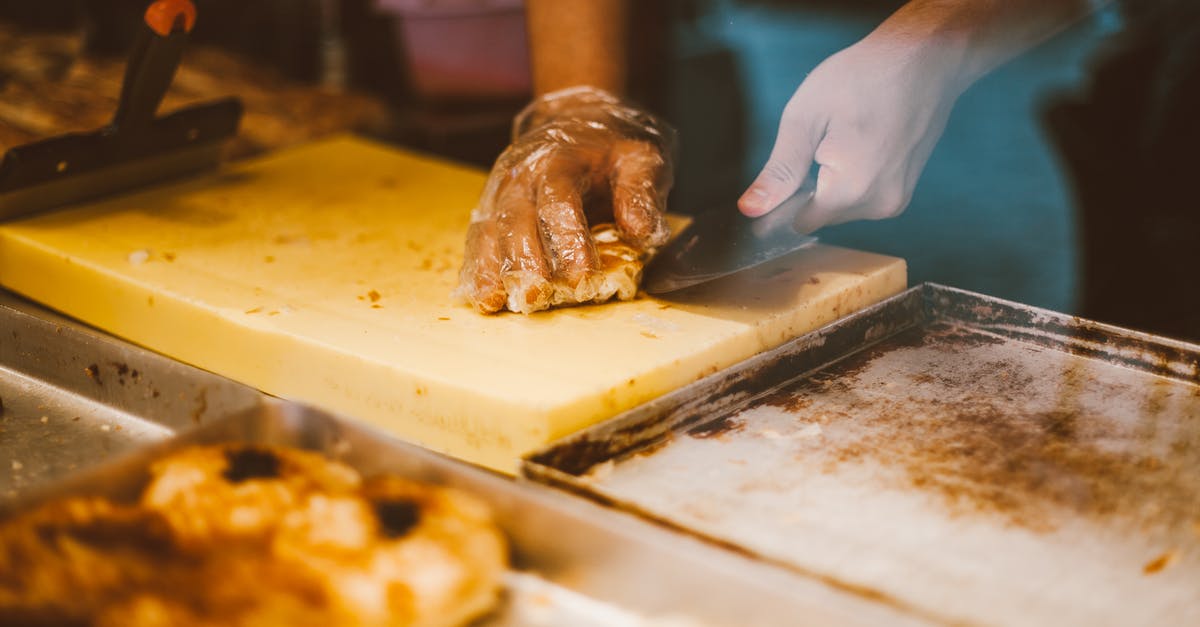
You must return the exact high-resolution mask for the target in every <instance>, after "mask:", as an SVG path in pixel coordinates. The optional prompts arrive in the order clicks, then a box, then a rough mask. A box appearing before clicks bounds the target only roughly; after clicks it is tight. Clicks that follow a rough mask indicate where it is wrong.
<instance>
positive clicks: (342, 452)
mask: <svg viewBox="0 0 1200 627" xmlns="http://www.w3.org/2000/svg"><path fill="white" fill-rule="evenodd" d="M228 441H245V442H260V443H268V444H273V445H284V446H295V447H300V448H307V449H311V450H318V451H322V452H325V453H327V454H329V455H330V456H332V457H335V458H338V459H341V460H343V461H345V462H346V463H348V464H350V465H351V466H353V467H355V468H357V469H358V470H360V471H361V472H362V473H363V474H364V475H366V476H370V475H373V474H376V473H381V472H388V473H396V474H399V475H402V476H406V477H410V478H414V479H419V480H423V481H429V482H434V483H438V484H444V485H452V486H456V487H458V488H460V489H463V490H466V491H469V492H471V493H473V494H475V495H476V496H478V497H479V498H481V499H483V500H484V501H485V502H487V503H488V505H490V507H491V509H492V511H493V513H494V514H495V515H496V517H497V521H498V523H499V524H500V526H501V527H502V528H503V530H504V532H505V535H506V536H507V538H508V539H509V542H510V544H511V547H512V554H513V562H514V567H515V568H514V570H513V571H512V572H511V573H510V574H509V575H508V577H507V579H506V588H507V594H506V602H505V604H504V605H503V607H502V609H501V611H499V612H497V613H496V614H495V615H493V616H491V617H489V618H488V620H486V621H483V622H481V623H480V625H481V627H482V626H483V625H486V626H488V627H499V626H502V625H503V626H508V625H523V626H531V625H547V626H550V625H553V626H556V627H557V626H562V625H572V626H581V627H586V626H590V625H595V626H601V625H603V626H643V625H644V626H647V627H649V626H650V625H664V626H666V625H670V626H674V627H685V626H687V627H690V626H698V625H739V626H740V625H764V626H767V625H794V624H796V621H797V620H800V619H803V620H806V621H812V622H813V623H814V624H848V625H853V624H901V625H903V624H914V623H916V622H917V621H914V620H913V619H911V618H909V617H906V616H904V615H902V614H900V613H897V612H895V611H894V610H892V609H890V608H887V607H881V606H878V605H875V604H872V603H869V602H867V601H864V600H862V599H859V598H857V597H854V596H853V595H848V594H845V593H844V592H841V591H839V590H836V589H834V588H831V587H828V586H824V585H820V584H817V583H814V582H811V581H807V580H805V579H803V578H799V577H796V576H794V575H792V574H790V573H786V572H783V571H780V570H778V569H774V568H770V567H768V566H766V565H763V564H761V563H757V562H755V561H752V560H748V559H745V558H743V557H739V556H735V555H731V554H728V553H726V552H724V551H720V550H717V549H714V548H713V547H711V546H707V545H706V544H705V543H703V542H700V541H698V540H695V539H692V538H688V537H686V536H682V535H678V534H674V533H670V532H668V531H665V530H662V529H659V528H657V527H655V526H653V525H647V524H645V523H644V522H642V521H639V520H636V519H635V518H632V517H629V516H626V515H624V514H621V513H618V512H613V511H609V510H605V509H604V508H601V507H598V506H596V505H594V504H592V503H589V502H587V501H585V500H583V499H578V498H574V497H571V496H569V495H566V494H562V493H561V492H558V491H555V490H551V489H549V488H546V487H544V486H540V485H537V484H531V483H522V482H518V481H514V480H513V479H511V478H509V477H502V476H500V475H497V474H492V473H490V472H488V471H485V470H482V469H479V468H477V467H474V466H470V465H468V464H465V463H462V462H459V461H455V460H452V459H450V458H448V457H444V456H441V455H438V454H436V453H432V452H430V451H427V450H425V449H421V448H419V447H416V446H412V445H408V444H405V443H403V442H400V441H398V440H395V439H393V438H392V437H390V436H386V435H384V434H382V433H381V432H377V431H374V430H372V429H369V428H366V427H360V426H357V425H353V424H351V423H347V422H343V421H339V420H335V419H333V418H330V417H328V416H327V415H324V414H321V413H318V412H316V411H313V410H309V409H305V408H303V407H300V406H297V405H294V404H290V403H285V402H283V401H270V402H268V403H267V404H265V405H262V406H260V407H258V408H257V409H254V410H251V411H249V412H246V413H244V414H242V415H236V416H232V417H231V418H229V419H227V420H222V421H217V422H215V423H213V424H210V425H206V426H204V427H201V428H199V429H196V430H192V431H189V432H188V433H186V434H183V435H180V436H178V437H177V438H172V439H170V440H167V441H165V442H161V443H158V444H155V445H149V446H148V447H146V448H145V449H144V450H140V451H137V452H135V453H132V454H130V455H129V456H125V457H122V458H121V459H119V460H116V461H114V462H113V463H111V464H108V465H105V466H103V467H101V468H98V469H94V470H93V471H91V472H90V473H84V474H83V475H80V476H76V477H73V478H71V479H67V480H65V481H63V482H60V483H58V484H55V485H53V486H49V487H45V488H43V489H42V490H41V491H39V492H37V493H34V494H32V495H28V496H27V497H26V498H25V499H23V500H21V501H18V502H16V503H10V504H9V508H10V509H9V511H10V512H11V511H14V510H15V511H19V510H20V509H21V508H23V507H28V506H31V505H33V504H35V503H36V502H38V501H39V500H41V499H45V498H50V497H54V496H59V495H64V494H83V493H87V494H105V495H108V496H111V497H116V498H122V497H125V498H132V497H133V496H134V495H136V494H137V492H138V491H139V490H140V489H141V487H142V486H143V485H144V482H145V481H146V479H147V468H148V466H149V464H150V462H151V461H152V460H154V459H155V458H157V457H159V456H161V455H163V454H165V453H168V452H170V451H171V450H173V449H176V448H178V447H180V446H184V445H187V444H192V443H216V442H228ZM3 513H4V512H3V510H2V509H0V515H2V514H3Z"/></svg>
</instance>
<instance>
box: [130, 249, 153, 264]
mask: <svg viewBox="0 0 1200 627" xmlns="http://www.w3.org/2000/svg"><path fill="white" fill-rule="evenodd" d="M149 260H150V250H149V249H146V248H139V249H138V250H135V251H133V252H131V253H129V263H131V264H133V265H135V266H140V265H142V264H143V263H146V262H147V261H149Z"/></svg>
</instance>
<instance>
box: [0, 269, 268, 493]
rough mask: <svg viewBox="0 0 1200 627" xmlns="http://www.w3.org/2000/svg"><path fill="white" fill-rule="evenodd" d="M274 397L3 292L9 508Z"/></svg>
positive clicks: (4, 462)
mask: <svg viewBox="0 0 1200 627" xmlns="http://www.w3.org/2000/svg"><path fill="white" fill-rule="evenodd" d="M264 398H265V397H264V396H263V395H262V394H261V393H259V392H257V391H255V390H253V389H251V388H249V387H246V386H244V385H240V384H238V383H235V382H233V381H231V380H229V379H225V378H223V377H219V376H216V375H213V374H211V373H208V372H205V371H203V370H199V369H197V368H193V367H191V366H187V365H185V364H182V363H179V362H177V361H174V360H172V359H169V358H167V357H163V356H162V355H158V354H156V353H153V352H150V351H147V350H144V349H142V348H138V347H136V346H133V345H131V344H129V343H126V342H123V341H121V340H118V339H116V338H114V337H112V336H110V335H107V334H105V333H103V332H100V331H97V330H95V329H92V328H90V327H87V326H84V325H82V324H80V323H79V322H76V321H73V320H69V319H67V318H65V317H63V316H60V315H58V314H55V313H53V312H51V311H49V310H47V309H45V308H42V307H40V306H38V305H35V304H33V303H31V302H29V301H27V300H24V299H21V298H20V297H17V296H14V295H13V294H11V293H9V292H6V291H3V290H0V503H2V502H3V501H5V500H9V499H12V498H15V497H17V496H19V494H20V493H21V492H22V491H24V490H28V489H29V488H32V487H34V486H37V485H39V484H42V483H45V482H48V481H53V480H54V479H56V478H58V477H61V476H64V475H68V474H71V473H74V472H77V471H79V470H81V469H83V468H85V467H87V466H89V465H91V464H95V463H97V462H99V461H102V460H104V459H105V458H106V457H107V456H109V455H111V454H113V453H117V452H120V451H124V450H128V449H130V448H132V447H135V446H138V445H139V444H142V443H145V442H147V441H149V440H155V439H161V438H164V437H167V436H169V435H170V434H171V433H172V432H174V431H176V430H178V429H184V428H189V427H192V426H194V425H197V424H200V423H202V422H204V421H206V420H209V419H211V418H214V417H216V416H224V415H227V414H229V413H233V412H238V411H242V410H245V409H247V408H250V407H253V406H255V405H256V404H258V403H260V402H262V400H263V399H264Z"/></svg>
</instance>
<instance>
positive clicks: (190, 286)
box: [0, 137, 906, 472]
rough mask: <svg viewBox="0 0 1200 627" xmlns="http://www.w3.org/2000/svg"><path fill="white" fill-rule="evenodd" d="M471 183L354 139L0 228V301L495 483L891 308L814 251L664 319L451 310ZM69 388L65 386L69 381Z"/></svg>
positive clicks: (893, 278)
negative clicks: (459, 462) (724, 375)
mask: <svg viewBox="0 0 1200 627" xmlns="http://www.w3.org/2000/svg"><path fill="white" fill-rule="evenodd" d="M483 181H484V175H483V174H482V173H481V172H479V171H477V170H474V169H468V168H465V167H461V166H456V165H451V164H448V163H445V162H442V161H437V160H434V159H431V158H428V157H424V156H418V155H415V154H411V153H406V152H401V151H398V150H395V149H391V148H386V147H383V146H380V145H376V144H373V143H370V142H368V141H365V140H361V139H355V138H345V137H343V138H335V139H331V140H328V141H324V142H320V143H315V144H310V145H307V146H304V147H301V148H297V149H292V150H289V151H285V152H280V153H276V154H272V155H269V156H266V157H264V158H261V159H258V160H254V161H246V162H240V163H237V164H233V165H231V166H229V167H227V168H226V169H225V170H223V171H221V172H219V173H214V174H212V175H208V176H205V177H202V178H198V179H193V180H188V181H185V182H182V183H175V184H170V185H166V186H162V187H158V188H155V189H149V190H146V191H143V192H139V193H136V194H132V195H127V196H122V197H119V198H114V199H110V200H106V201H103V202H99V203H96V204H91V205H87V206H81V207H77V208H71V209H68V210H64V211H59V212H55V213H52V214H47V215H43V216H38V217H35V218H29V219H25V220H22V221H18V222H13V223H8V224H5V225H2V226H0V284H3V285H4V286H5V287H8V288H9V289H12V290H14V291H16V292H18V293H21V294H23V295H25V296H28V297H29V298H32V299H34V300H37V301H40V302H42V303H44V304H46V305H48V306H50V307H53V308H55V309H58V310H60V311H62V312H65V313H66V314H68V315H71V316H73V317H75V318H78V319H80V320H82V321H84V322H87V323H90V324H92V325H95V326H97V327H99V328H101V329H104V330H106V331H109V332H111V333H113V334H116V335H118V336H121V337H124V338H126V339H128V340H130V341H133V342H135V343H138V344H142V345H144V346H147V347H149V348H151V349H154V350H157V351H160V352H162V353H165V354H167V355H169V356H171V357H174V358H177V359H180V360H182V361H185V362H189V363H191V364H194V365H197V366H199V367H202V368H206V369H208V370H211V371H213V372H216V373H219V374H222V375H225V376H228V377H230V378H233V379H236V380H239V381H242V382H245V383H247V384H250V385H253V386H256V387H258V388H259V389H261V390H263V391H265V392H268V393H271V394H275V395H278V396H281V397H284V398H289V399H294V400H299V401H304V402H309V403H312V404H314V405H317V406H320V407H323V408H326V409H329V410H333V411H336V412H340V413H342V414H345V415H348V416H351V417H355V418H358V419H360V420H363V421H366V422H369V423H372V424H374V425H377V426H379V427H382V428H384V429H386V430H388V431H390V432H393V433H395V434H397V435H399V436H401V437H403V438H405V439H408V440H412V441H415V442H418V443H420V444H424V445H426V446H429V447H431V448H434V449H436V450H440V451H443V452H447V453H449V454H451V455H454V456H458V457H461V458H464V459H467V460H469V461H473V462H476V463H479V464H483V465H486V466H490V467H492V468H495V469H499V470H502V471H506V472H512V471H514V470H515V469H516V467H517V463H518V461H519V458H520V455H522V454H523V453H525V452H527V451H529V450H532V449H534V448H536V447H539V446H541V445H543V444H545V443H546V442H548V441H550V440H552V439H555V438H558V437H561V436H563V435H566V434H569V433H571V432H572V431H575V430H578V429H580V428H583V427H585V426H587V425H589V424H592V423H595V422H597V421H600V420H603V419H605V418H608V417H611V416H613V415H615V414H617V413H619V412H621V411H623V410H625V409H629V408H631V407H633V406H635V405H637V404H639V403H641V402H644V401H646V400H649V399H651V398H653V397H656V396H659V395H661V394H663V393H665V392H668V391H670V390H673V389H675V388H678V387H680V386H682V385H685V384H687V383H690V382H692V381H694V380H696V379H698V378H700V377H702V376H705V375H708V374H711V373H713V372H715V371H716V370H718V369H720V368H724V367H726V366H729V365H732V364H734V363H736V362H738V361H740V360H742V359H745V358H747V357H750V356H751V355H754V354H756V353H758V352H761V351H763V350H765V349H768V348H771V347H774V346H777V345H779V344H782V343H783V342H785V341H786V340H788V339H789V338H792V337H794V336H797V335H799V334H802V333H804V332H807V331H809V330H812V329H814V328H816V327H819V326H821V325H824V324H826V323H828V322H830V321H832V320H834V319H836V318H838V317H840V316H842V315H845V314H847V313H849V312H851V311H854V310H856V309H859V308H862V307H865V306H867V305H870V304H872V303H874V302H877V301H879V300H882V299H883V298H886V297H888V296H890V295H892V294H896V293H898V292H900V291H901V290H902V289H903V288H904V287H905V283H906V268H905V264H904V261H903V260H901V259H896V258H892V257H886V256H881V255H875V254H869V253H864V252H858V251H852V250H846V249H841V248H835V247H831V246H818V247H816V248H813V249H809V250H805V251H801V252H800V253H798V254H797V255H794V256H791V257H788V258H785V259H783V260H780V261H779V262H776V263H772V264H768V265H767V266H764V267H761V268H758V269H756V270H755V271H752V272H749V273H744V274H742V275H738V276H733V277H729V278H728V279H725V280H722V281H718V282H715V283H713V284H710V285H707V286H703V287H702V288H698V289H696V290H693V291H691V292H687V293H685V294H684V295H683V300H678V301H673V302H665V301H658V300H653V299H649V298H639V299H638V300H634V301H630V302H624V303H615V304H607V305H599V306H587V307H577V308H571V309H564V310H559V311H554V312H548V313H539V314H535V315H532V316H522V315H517V314H505V315H499V316H482V315H479V314H477V313H475V311H474V310H473V309H470V308H468V307H467V306H465V305H462V304H459V303H456V302H454V301H453V299H452V298H451V290H452V289H453V287H454V285H455V282H456V278H457V274H458V267H459V264H460V262H461V256H462V243H463V236H464V233H465V230H466V226H467V220H468V214H469V212H470V210H471V208H472V206H473V205H474V203H475V201H476V200H477V198H478V195H479V191H480V189H481V188H482V186H483ZM80 375H81V376H84V373H80Z"/></svg>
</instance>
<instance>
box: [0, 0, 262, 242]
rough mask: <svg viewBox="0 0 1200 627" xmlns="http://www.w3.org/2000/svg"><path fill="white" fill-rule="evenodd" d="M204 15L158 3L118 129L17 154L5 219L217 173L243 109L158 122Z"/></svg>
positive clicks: (192, 112) (167, 0) (1, 187)
mask: <svg viewBox="0 0 1200 627" xmlns="http://www.w3.org/2000/svg"><path fill="white" fill-rule="evenodd" d="M195 19H196V9H195V7H194V6H193V5H192V3H191V2H190V1H189V0H157V1H156V2H153V3H152V4H151V5H150V6H149V8H147V9H146V13H145V16H144V19H143V24H142V28H141V31H140V32H139V34H138V39H137V41H136V42H135V45H134V47H133V53H132V54H131V56H130V59H129V63H128V65H127V66H126V68H125V78H124V81H123V82H122V84H121V96H120V101H119V103H118V105H117V111H116V114H115V115H114V116H113V120H112V122H111V123H110V124H109V125H108V126H105V127H104V128H102V129H99V130H97V131H93V132H90V133H71V134H68V135H63V136H60V137H53V138H50V139H45V140H41V141H36V142H33V143H30V144H25V145H23V146H17V147H14V148H12V149H10V150H9V151H8V152H7V153H5V155H4V159H3V161H2V162H0V219H7V218H12V217H16V216H21V215H27V214H30V213H34V212H37V211H41V210H44V209H51V208H55V207H60V206H64V205H70V204H73V203H77V202H81V201H84V200H89V199H92V198H97V197H101V196H105V195H108V194H113V193H116V192H120V191H125V190H129V189H134V188H137V187H141V186H144V185H148V184H151V183H156V182H159V181H163V180H168V179H171V178H175V177H179V176H183V175H185V174H191V173H194V172H197V171H200V170H203V169H206V168H210V167H214V166H216V164H217V162H218V160H219V157H220V149H221V146H222V144H223V142H224V140H225V139H227V138H229V137H231V136H233V135H234V134H235V133H236V132H237V127H238V123H239V121H240V120H241V116H242V105H241V102H240V101H238V100H237V99H236V98H226V99H222V100H217V101H213V102H208V103H203V104H199V105H194V106H190V107H186V108H183V109H179V110H177V111H174V112H172V113H170V114H168V115H165V116H162V117H155V113H156V111H157V110H158V106H159V104H160V103H161V102H162V98H163V96H164V95H165V94H166V92H167V87H169V86H170V84H171V80H172V79H173V78H174V76H175V70H176V68H178V67H179V61H180V59H181V58H182V56H183V49H184V46H185V44H186V43H187V39H188V33H189V32H190V31H191V28H192V25H193V24H194V23H195Z"/></svg>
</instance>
